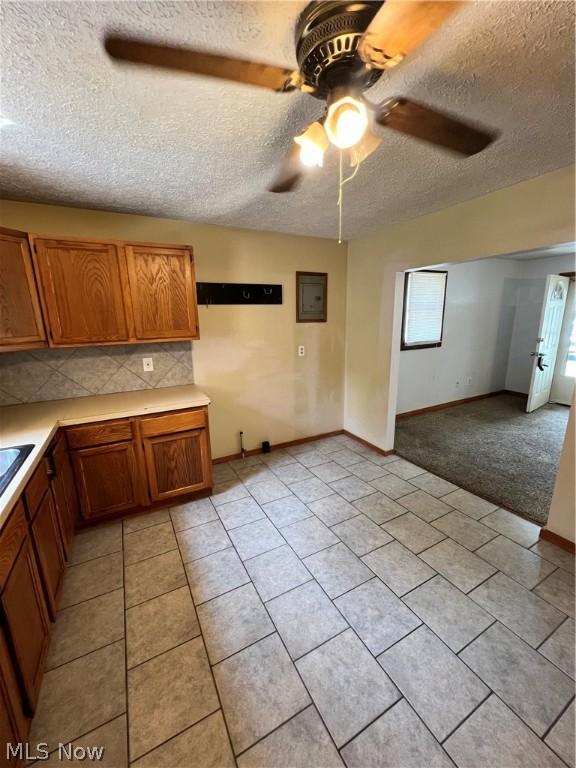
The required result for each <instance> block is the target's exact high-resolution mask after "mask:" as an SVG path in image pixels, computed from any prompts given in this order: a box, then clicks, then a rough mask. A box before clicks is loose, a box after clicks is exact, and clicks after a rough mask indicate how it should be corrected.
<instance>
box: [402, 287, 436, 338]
mask: <svg viewBox="0 0 576 768" xmlns="http://www.w3.org/2000/svg"><path fill="white" fill-rule="evenodd" d="M405 291H406V293H405V300H404V323H403V329H402V342H403V344H402V346H403V347H418V346H426V345H429V344H438V345H439V344H440V342H441V341H442V323H443V319H444V294H445V292H446V272H409V273H408V274H407V276H406V288H405Z"/></svg>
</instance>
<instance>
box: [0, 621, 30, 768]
mask: <svg viewBox="0 0 576 768" xmlns="http://www.w3.org/2000/svg"><path fill="white" fill-rule="evenodd" d="M26 731H27V723H26V718H25V716H24V712H23V710H22V699H21V694H20V689H19V687H18V681H17V679H16V672H15V670H14V666H13V663H12V659H11V657H10V651H9V649H8V644H7V642H6V636H5V634H4V631H3V630H2V629H1V628H0V750H1V752H0V765H9V764H11V763H12V764H14V763H13V761H10V760H9V759H8V755H7V751H6V745H7V744H12V745H13V746H14V747H15V746H16V744H17V743H18V742H20V741H24V739H25V738H26V735H27V733H26Z"/></svg>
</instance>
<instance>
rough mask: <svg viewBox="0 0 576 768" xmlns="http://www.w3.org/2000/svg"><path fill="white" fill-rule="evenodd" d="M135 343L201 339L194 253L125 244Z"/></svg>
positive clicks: (186, 250)
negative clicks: (142, 340) (139, 341)
mask: <svg viewBox="0 0 576 768" xmlns="http://www.w3.org/2000/svg"><path fill="white" fill-rule="evenodd" d="M125 250H126V260H127V263H128V276H129V285H130V296H131V299H132V309H133V312H134V329H135V336H136V339H138V340H140V339H146V340H149V339H177V338H183V339H191V338H198V314H197V308H196V285H195V281H194V266H193V262H192V251H191V249H190V248H186V247H176V246H175V247H169V246H157V245H140V244H135V243H134V244H126V246H125Z"/></svg>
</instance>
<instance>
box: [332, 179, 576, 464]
mask: <svg viewBox="0 0 576 768" xmlns="http://www.w3.org/2000/svg"><path fill="white" fill-rule="evenodd" d="M574 210H575V200H574V167H573V166H572V167H570V168H562V169H560V170H558V171H553V172H552V173H547V174H544V175H543V176H538V177H537V178H534V179H529V180H527V181H523V182H520V183H519V184H515V185H513V186H512V187H507V188H506V189H500V190H498V191H497V192H492V193H490V194H488V195H484V196H483V197H479V198H476V199H474V200H469V201H467V202H464V203H459V204H458V205H454V206H452V207H450V208H445V209H444V210H441V211H438V212H437V213H432V214H430V215H428V216H422V217H420V218H418V219H411V220H409V221H404V222H401V223H399V224H396V225H394V226H388V227H383V228H381V229H379V230H377V231H376V232H373V233H371V234H370V235H368V236H366V237H363V238H359V239H357V240H352V241H351V242H350V243H349V251H348V272H347V286H348V288H347V295H346V390H345V412H344V427H345V428H346V429H347V430H349V431H350V432H352V433H353V434H355V435H358V436H359V437H362V438H364V439H365V440H368V441H369V442H371V443H373V444H375V445H377V446H378V447H380V448H383V449H385V450H389V449H391V448H393V446H394V416H395V410H396V397H395V391H396V376H395V371H396V359H397V357H398V356H399V354H400V353H399V351H398V349H397V348H396V343H395V341H393V332H394V297H395V291H396V275H397V273H398V272H401V271H403V270H405V269H409V268H413V267H424V266H426V265H427V264H440V263H443V262H444V263H450V262H464V261H472V260H476V259H481V258H485V257H487V256H498V255H500V254H503V253H515V252H518V251H526V250H530V249H534V248H544V247H547V246H550V245H554V244H556V243H566V242H572V241H574V240H575V239H576V238H575V226H574V223H575V222H574V217H575V213H574Z"/></svg>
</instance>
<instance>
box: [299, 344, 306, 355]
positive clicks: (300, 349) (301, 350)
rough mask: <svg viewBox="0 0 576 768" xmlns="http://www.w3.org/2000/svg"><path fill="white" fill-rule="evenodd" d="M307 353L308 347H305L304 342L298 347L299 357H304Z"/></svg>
mask: <svg viewBox="0 0 576 768" xmlns="http://www.w3.org/2000/svg"><path fill="white" fill-rule="evenodd" d="M305 354H306V347H304V345H303V344H302V345H301V346H299V347H298V357H304V355H305Z"/></svg>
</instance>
